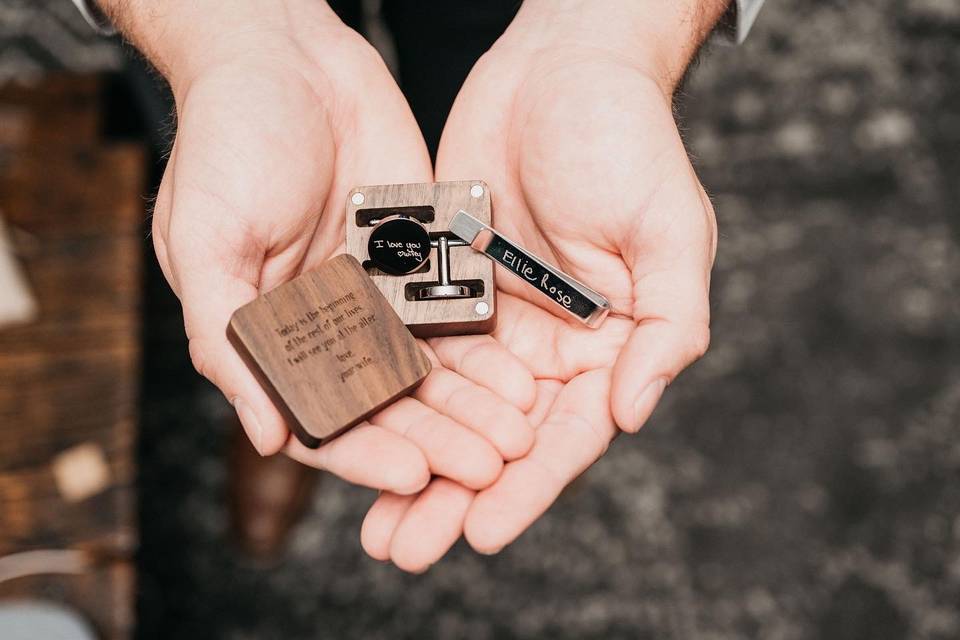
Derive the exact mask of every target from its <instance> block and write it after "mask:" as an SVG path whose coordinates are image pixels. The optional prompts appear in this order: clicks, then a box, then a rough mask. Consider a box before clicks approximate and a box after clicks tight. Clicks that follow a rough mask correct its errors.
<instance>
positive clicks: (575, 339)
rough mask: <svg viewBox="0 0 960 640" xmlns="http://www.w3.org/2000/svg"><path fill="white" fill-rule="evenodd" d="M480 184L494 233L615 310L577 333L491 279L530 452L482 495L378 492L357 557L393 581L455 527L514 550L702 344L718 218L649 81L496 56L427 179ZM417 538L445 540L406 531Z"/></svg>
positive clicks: (570, 59)
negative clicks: (522, 400)
mask: <svg viewBox="0 0 960 640" xmlns="http://www.w3.org/2000/svg"><path fill="white" fill-rule="evenodd" d="M478 176H479V177H483V178H484V179H485V180H487V181H488V182H489V183H490V185H491V189H492V192H493V194H494V207H495V224H496V226H497V227H498V228H499V229H500V230H501V231H502V232H503V233H504V234H505V235H507V236H509V237H512V238H513V239H515V240H517V241H518V242H519V243H520V244H522V245H523V246H525V247H527V248H528V249H530V250H531V251H533V252H534V253H536V254H538V255H540V256H541V257H543V258H545V259H547V260H549V261H550V262H552V263H554V264H556V265H558V266H559V267H560V268H562V269H563V270H564V271H567V272H568V273H571V274H572V275H574V276H575V277H577V278H578V279H581V280H583V281H584V282H586V283H588V284H590V285H591V286H593V287H595V288H597V289H598V290H600V291H601V292H602V293H604V294H605V295H606V296H607V297H608V298H609V299H610V301H611V305H612V309H613V314H612V316H611V317H610V318H608V319H607V321H606V322H605V323H604V325H603V326H602V327H601V328H600V329H598V330H592V329H588V328H585V327H582V326H579V325H576V324H573V323H571V322H570V321H568V320H566V319H564V318H561V317H559V316H557V315H555V314H554V313H553V311H552V310H551V309H550V304H551V303H549V302H548V301H546V300H545V298H543V297H541V296H539V294H537V293H536V292H535V291H534V290H533V289H531V288H530V287H527V286H526V285H524V284H523V283H522V282H521V281H520V280H518V279H515V278H511V277H509V276H506V275H503V274H501V277H500V278H499V280H498V286H499V287H500V288H501V295H500V298H499V301H500V311H499V313H500V316H499V322H498V329H497V331H496V332H495V333H494V337H495V339H496V340H497V341H498V342H500V343H501V344H502V345H503V346H504V347H506V349H508V350H509V351H510V352H511V353H513V354H515V355H516V356H517V357H518V358H519V359H520V360H521V361H522V362H523V363H524V365H525V366H526V367H527V368H528V370H529V371H530V373H531V374H532V375H533V376H534V377H535V379H536V380H537V388H538V394H537V400H536V404H535V406H533V407H532V408H530V411H529V417H530V419H531V422H533V424H535V425H536V428H537V432H536V439H535V444H534V446H533V448H532V450H531V452H530V453H529V454H528V455H527V456H525V457H524V458H522V459H519V460H516V461H514V462H511V463H509V464H507V465H506V467H505V469H504V472H503V474H502V475H501V477H500V478H499V479H498V481H497V482H496V483H495V484H494V485H493V486H491V487H490V488H488V489H485V490H483V491H481V492H480V493H479V494H476V495H474V494H473V493H472V492H470V491H468V490H466V489H463V488H462V487H461V488H456V487H453V486H450V484H451V483H447V482H446V481H441V482H443V483H444V486H443V487H442V488H441V489H437V490H436V491H434V492H433V493H431V492H430V489H428V491H427V492H425V493H424V494H422V495H421V496H420V497H419V498H417V499H414V498H413V497H409V496H408V497H403V498H399V497H396V496H384V497H383V498H382V499H381V501H380V502H379V503H378V504H376V505H375V506H374V508H373V509H372V510H371V513H370V515H369V516H368V519H367V522H366V523H365V527H364V529H365V533H366V535H365V536H364V544H365V547H366V548H367V549H368V551H370V552H371V553H372V554H373V555H375V556H377V557H384V558H386V557H390V558H391V559H393V560H394V561H395V562H397V563H398V564H399V565H401V566H403V567H404V568H411V569H418V568H423V567H425V566H426V565H428V564H429V563H430V562H432V561H434V560H435V559H437V558H438V557H439V555H441V554H442V553H443V552H444V551H445V550H446V548H447V547H448V546H449V545H450V544H452V542H453V541H454V540H455V539H456V536H458V535H459V533H460V532H461V531H462V532H464V533H465V534H466V537H467V539H468V541H469V542H470V543H471V544H472V545H473V546H474V548H476V549H478V550H480V551H483V552H493V551H496V550H498V549H500V548H502V547H503V546H504V545H506V544H508V543H509V542H510V541H512V540H513V539H514V538H515V537H516V536H517V535H519V534H520V533H521V532H522V531H523V530H524V529H525V528H526V527H527V526H529V525H530V524H531V523H532V522H533V521H534V520H535V519H536V518H537V517H538V516H539V515H540V514H542V513H543V511H545V510H546V509H547V508H548V507H549V505H550V504H551V503H552V502H553V501H554V500H555V499H556V497H557V495H558V494H559V493H560V491H561V490H562V489H563V487H564V486H565V485H566V484H567V483H568V482H570V481H571V480H572V479H573V478H575V477H576V476H577V475H578V474H579V473H581V472H582V471H584V470H585V469H586V468H587V467H588V466H589V465H590V464H592V463H593V462H594V461H596V460H597V458H599V457H600V456H601V455H602V454H603V452H604V451H605V450H606V447H607V446H608V445H609V443H610V441H611V440H612V439H613V437H614V436H615V435H616V433H617V428H616V427H617V425H619V426H620V427H621V428H623V429H624V430H628V431H635V430H636V429H638V428H639V427H640V426H641V425H642V424H643V422H644V421H645V420H646V419H647V417H648V416H649V414H650V413H651V412H652V410H653V408H654V407H655V405H656V403H657V401H658V400H659V396H660V392H661V391H662V389H663V387H664V386H665V384H666V383H667V382H669V381H670V380H672V378H673V377H674V376H675V375H676V374H677V373H679V371H680V370H681V369H682V368H683V367H684V366H685V365H686V364H688V363H689V362H690V361H692V360H693V359H695V358H696V357H698V356H699V355H700V354H701V353H702V351H703V350H704V349H705V348H706V342H705V340H706V335H707V321H708V310H707V295H706V294H707V287H708V283H709V269H710V265H711V263H712V259H713V246H714V245H713V242H714V237H713V236H714V227H713V217H712V209H711V208H710V205H709V201H708V200H707V199H706V197H705V196H704V194H703V191H702V188H701V187H700V185H699V182H698V181H697V179H696V176H695V175H694V173H693V170H692V168H691V167H690V164H689V162H688V160H687V157H686V153H685V152H684V149H683V146H682V143H681V142H680V139H679V136H678V134H677V131H676V126H675V125H674V123H673V119H672V115H671V112H670V105H669V101H668V100H667V99H666V98H665V97H664V96H663V95H662V93H661V92H660V91H659V90H658V89H657V88H656V85H655V84H654V83H653V82H652V81H651V80H649V79H648V78H646V77H645V76H644V75H642V74H641V73H639V72H637V71H636V70H635V69H632V68H630V67H627V66H624V65H622V64H621V63H619V62H618V61H615V60H610V59H605V58H603V57H598V56H597V55H596V54H594V53H592V52H591V53H589V54H585V55H583V54H574V55H572V56H570V55H562V56H559V57H558V58H556V59H552V60H551V59H549V57H541V58H539V59H529V60H527V61H526V62H525V63H524V64H517V57H516V56H511V55H509V54H507V53H504V52H501V51H497V50H496V49H495V50H494V51H493V52H492V53H490V54H488V55H487V56H486V57H485V59H484V60H482V61H481V63H479V64H478V65H477V67H476V68H475V69H474V71H473V72H472V73H471V76H470V78H469V79H468V81H467V83H466V85H465V86H464V88H463V90H462V91H461V94H460V96H459V97H458V101H457V103H456V105H455V106H454V109H453V112H452V113H451V116H450V119H449V121H448V124H447V128H446V129H445V132H444V138H443V141H442V143H441V149H440V153H439V157H438V164H437V177H438V179H465V178H469V177H478ZM427 503H432V504H427ZM438 513H444V514H446V520H445V523H446V524H445V526H438V518H437V516H436V515H435V514H438ZM421 514H431V515H432V517H431V518H430V520H429V522H427V521H426V518H425V517H423V516H422V515H421ZM428 526H429V527H431V528H432V530H433V531H438V530H440V531H443V532H444V533H443V535H438V534H434V535H432V536H431V535H427V536H424V535H422V533H421V534H419V535H417V534H418V532H422V531H424V530H425V529H426V528H427V527H428ZM414 536H417V537H414ZM431 545H432V546H431Z"/></svg>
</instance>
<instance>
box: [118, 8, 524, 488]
mask: <svg viewBox="0 0 960 640" xmlns="http://www.w3.org/2000/svg"><path fill="white" fill-rule="evenodd" d="M105 5H106V8H107V10H108V12H109V13H110V14H111V15H112V17H113V18H114V20H115V22H116V23H117V24H118V25H119V26H120V28H121V29H122V30H123V31H124V33H125V34H127V36H128V37H130V38H131V39H132V40H133V41H134V43H135V44H137V45H138V47H140V48H141V49H142V50H143V51H144V52H145V53H146V54H147V55H148V57H150V59H151V61H152V62H153V63H154V64H155V65H156V66H157V68H158V69H160V71H161V72H162V73H163V74H164V75H165V76H166V78H167V79H168V81H169V82H170V86H171V88H172V90H173V93H174V97H175V100H176V107H177V133H176V139H175V143H174V145H173V149H172V152H171V155H170V159H169V162H168V164H167V168H166V172H165V174H164V177H163V181H162V184H161V187H160V192H159V195H158V198H157V203H156V208H155V211H154V218H153V239H154V244H155V247H156V252H157V257H158V259H159V262H160V265H161V267H162V269H163V272H164V274H165V276H166V278H167V280H168V281H169V282H170V285H171V286H172V288H173V290H174V291H175V292H176V294H177V295H178V296H179V298H180V300H181V302H182V304H183V311H184V320H185V325H186V332H187V336H188V338H189V342H190V355H191V358H192V360H193V363H194V365H195V366H196V368H197V370H198V371H200V373H202V374H203V375H204V376H206V377H207V378H209V379H210V380H211V381H212V382H213V383H214V384H216V385H217V386H218V387H219V388H220V389H221V390H222V391H223V393H224V394H225V395H226V397H227V398H228V399H229V400H230V401H231V402H232V403H233V406H234V407H235V409H236V411H237V413H238V414H239V416H240V420H241V422H242V423H243V426H244V428H245V430H246V432H247V434H248V435H249V437H250V439H251V441H252V442H253V444H254V445H255V446H256V448H257V450H258V451H260V453H261V454H265V455H266V454H272V453H275V452H277V451H278V450H280V449H281V448H284V447H285V446H286V450H287V453H288V454H290V455H291V456H293V457H294V458H296V459H298V460H300V461H302V462H305V463H307V464H311V465H313V466H317V467H320V468H325V469H328V470H330V471H332V472H334V473H336V474H337V475H340V476H342V477H343V478H345V479H347V480H350V481H352V482H356V483H358V484H363V485H366V486H371V487H375V488H380V489H386V490H390V491H392V492H396V493H398V494H405V493H410V492H415V491H418V490H420V489H422V488H423V487H424V486H425V485H426V483H427V482H428V480H429V478H430V476H431V474H436V475H440V476H445V477H447V478H450V479H452V480H454V481H456V482H457V483H458V486H461V485H462V486H467V487H472V488H482V487H485V486H488V485H489V484H490V483H491V482H493V481H494V480H495V479H496V478H497V476H498V475H499V473H500V470H501V468H502V465H503V460H504V459H512V458H513V457H516V456H518V455H522V454H523V453H525V452H526V450H527V449H528V448H529V446H530V445H531V443H532V440H533V437H532V430H531V427H530V426H529V424H528V422H527V420H526V418H525V416H524V415H523V413H522V412H521V411H520V410H519V409H516V408H514V407H512V406H510V405H509V404H508V403H507V402H506V401H505V400H502V399H501V395H504V394H505V395H507V396H508V397H509V395H510V394H511V393H513V395H514V396H516V394H517V392H518V390H520V391H519V392H520V393H524V394H525V396H527V397H529V398H530V399H531V401H532V395H533V380H532V378H531V376H530V374H529V372H528V371H527V370H526V369H525V367H524V366H523V365H522V363H520V361H519V360H518V359H517V358H515V357H513V356H511V355H510V354H509V353H508V352H507V351H506V350H505V349H503V348H502V347H500V346H499V345H497V343H495V342H494V341H493V339H492V338H490V337H486V338H482V339H479V340H481V341H483V342H482V344H484V345H485V347H484V349H483V351H484V352H485V353H487V354H488V355H489V356H490V357H491V358H492V360H493V361H494V362H495V363H496V364H497V366H498V367H499V368H500V371H501V372H503V373H502V375H494V373H493V370H489V369H485V368H478V367H476V366H474V367H473V368H472V369H471V367H470V366H466V367H464V366H461V367H460V370H461V373H454V372H453V371H450V370H447V369H445V368H444V367H443V362H441V361H442V360H444V359H446V361H447V362H453V363H457V360H458V358H459V359H460V360H465V359H468V358H466V357H465V349H469V348H470V346H469V344H468V343H465V342H463V341H462V340H460V341H456V340H454V341H452V342H450V343H449V344H447V345H446V346H445V347H444V346H443V343H442V342H441V343H440V345H441V347H442V349H441V354H440V356H439V357H438V355H437V354H435V353H434V352H433V351H432V350H428V351H429V355H430V356H431V357H432V358H434V360H435V371H434V372H433V373H431V375H430V376H429V377H428V379H427V381H426V382H425V383H424V385H423V386H422V387H421V390H420V392H419V393H418V396H417V398H418V399H416V400H415V399H409V398H408V399H405V400H402V401H401V402H399V403H397V404H395V405H394V406H392V407H391V408H390V409H388V410H386V411H383V412H381V413H380V414H379V415H378V416H374V417H373V418H372V419H371V421H370V423H369V424H365V425H362V426H359V427H357V428H356V429H354V430H352V431H350V432H349V433H347V434H346V435H344V436H342V437H340V438H338V439H337V440H335V441H333V442H332V443H330V444H329V445H326V446H324V447H321V448H320V449H318V450H309V449H307V448H305V447H303V446H302V445H301V444H300V443H299V442H296V441H295V440H292V439H289V434H288V431H287V428H286V425H285V423H284V421H283V419H282V417H281V416H280V414H279V413H278V412H277V410H276V408H275V407H274V406H273V404H272V403H271V401H270V399H269V398H268V397H267V395H266V394H265V392H264V391H263V389H262V388H261V387H260V385H259V384H258V383H257V381H256V380H255V378H254V377H253V376H252V375H251V374H250V372H249V371H248V370H247V368H246V366H245V365H244V363H243V362H242V361H241V359H240V358H239V356H238V355H237V353H236V352H235V351H234V349H233V348H232V346H231V345H230V344H229V342H228V341H227V339H226V335H225V329H226V326H227V322H228V320H229V318H230V316H231V314H232V313H233V312H234V310H236V309H237V308H238V307H240V306H242V305H243V304H245V303H247V302H249V301H250V300H252V299H254V298H255V297H256V296H257V295H258V294H260V293H262V292H265V291H268V290H270V289H272V288H274V287H276V286H277V285H279V284H281V283H283V282H285V281H287V280H289V279H291V278H293V277H295V276H297V275H299V274H300V273H301V272H303V271H305V270H308V269H310V268H311V267H313V266H316V265H317V264H319V263H320V262H322V261H324V260H326V259H327V258H329V257H330V256H331V255H333V254H335V253H338V252H342V250H343V242H344V214H343V211H344V202H345V197H346V194H347V192H348V190H349V189H350V188H352V187H354V186H356V185H362V184H383V183H400V182H429V181H431V180H432V178H433V174H432V169H431V166H430V159H429V156H428V154H427V151H426V147H425V145H424V143H423V139H422V137H421V135H420V131H419V129H418V128H417V125H416V122H415V121H414V119H413V116H412V114H411V113H410V110H409V108H408V106H407V104H406V101H405V100H404V98H403V96H402V94H401V93H400V91H399V89H398V88H397V86H396V84H395V83H394V81H393V79H392V78H391V76H390V74H389V72H388V71H387V69H386V67H385V66H384V64H383V61H382V60H381V59H380V57H379V56H378V55H377V54H376V52H375V51H374V50H373V49H372V48H371V47H370V46H369V45H368V44H367V43H366V42H365V41H364V40H363V39H362V38H361V37H360V36H359V35H358V34H356V33H355V32H353V31H351V30H350V29H348V28H346V27H345V26H344V25H343V24H342V23H341V22H340V20H339V19H338V18H337V17H336V16H335V15H334V14H333V12H332V11H331V10H330V9H329V8H328V7H327V6H326V5H325V4H323V3H317V2H311V1H310V0H287V1H284V2H271V3H256V2H253V1H252V0H243V1H238V2H229V3H222V2H214V1H213V0H201V1H196V0H191V1H187V0H169V1H167V2H161V3H156V2H147V1H146V0H143V1H142V2H140V1H136V0H133V1H130V0H127V1H124V2H120V1H119V0H112V1H111V2H106V3H105ZM111 5H113V6H111ZM464 345H466V347H465V346H464ZM458 354H459V355H458ZM505 384H510V385H511V388H510V389H506V390H504V385H505ZM524 390H525V391H524ZM454 393H456V394H459V396H460V397H461V398H464V399H466V398H470V400H471V402H472V403H473V405H474V407H475V410H474V412H473V413H471V414H470V415H457V411H458V408H457V407H458V405H457V404H452V403H450V402H449V396H450V395H451V394H454ZM498 394H501V395H498ZM451 415H452V416H453V417H451ZM288 441H289V443H288Z"/></svg>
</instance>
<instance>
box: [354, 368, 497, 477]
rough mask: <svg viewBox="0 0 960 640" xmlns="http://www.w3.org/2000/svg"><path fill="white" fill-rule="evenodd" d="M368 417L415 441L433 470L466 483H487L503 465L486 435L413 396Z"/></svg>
mask: <svg viewBox="0 0 960 640" xmlns="http://www.w3.org/2000/svg"><path fill="white" fill-rule="evenodd" d="M431 375H432V374H431ZM424 384H426V383H424ZM371 421H372V422H373V423H374V424H378V425H381V426H383V427H384V428H386V429H389V430H390V431H393V432H395V433H397V434H400V435H403V436H404V437H405V438H407V439H408V440H409V441H410V442H411V443H413V444H414V445H416V446H417V447H418V448H419V449H420V450H421V451H422V452H423V455H424V457H425V458H426V460H427V463H428V464H429V466H430V469H431V470H432V471H433V473H434V474H436V475H440V476H444V477H447V478H450V479H451V480H456V481H457V482H459V483H461V484H463V485H464V486H466V487H471V488H475V489H481V488H483V487H487V486H490V484H491V483H493V481H494V480H496V478H497V476H498V475H499V474H500V470H501V469H502V468H503V459H502V457H501V456H500V454H499V453H498V452H497V450H496V449H494V447H493V445H491V444H490V443H489V442H488V441H487V440H486V439H485V438H483V437H482V436H480V435H479V434H477V433H474V432H473V431H471V430H470V429H468V428H466V427H464V426H463V425H460V424H457V423H456V422H454V421H453V420H451V419H450V418H448V417H447V416H444V415H441V414H439V413H437V412H436V411H434V410H433V409H431V408H430V407H427V406H426V405H424V404H423V403H421V402H419V401H418V400H415V399H413V398H409V397H408V398H401V399H400V400H398V401H397V402H395V403H394V404H392V405H390V406H389V407H387V408H386V409H384V410H383V411H381V412H380V413H378V414H376V415H375V416H373V418H371Z"/></svg>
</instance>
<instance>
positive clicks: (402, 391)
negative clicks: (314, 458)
mask: <svg viewBox="0 0 960 640" xmlns="http://www.w3.org/2000/svg"><path fill="white" fill-rule="evenodd" d="M227 333H228V336H229V337H230V340H231V342H233V344H234V346H235V347H236V348H237V350H238V351H239V352H240V353H241V355H243V356H244V358H245V360H246V361H247V364H248V366H250V368H251V370H252V371H253V372H254V374H255V375H257V377H258V379H259V380H260V383H261V384H262V385H263V386H264V388H265V389H266V390H267V391H268V393H270V395H271V397H272V399H273V401H274V403H275V404H276V405H277V407H278V408H279V409H280V411H281V413H283V414H284V416H285V417H286V419H287V421H288V422H289V425H290V428H291V430H292V431H293V433H294V434H295V435H296V436H297V437H298V438H299V439H300V441H301V442H303V443H304V444H305V445H307V446H309V447H317V446H320V445H321V444H323V443H324V442H326V441H328V440H330V439H332V438H335V437H336V436H338V435H340V434H341V433H343V432H344V431H346V430H347V429H349V428H351V427H353V426H355V425H357V424H358V423H359V422H361V421H362V420H363V419H364V418H367V417H368V416H370V415H371V414H373V413H375V412H377V411H379V410H380V409H382V408H383V407H385V406H387V405H388V404H390V403H391V402H393V401H394V400H396V399H397V398H400V397H402V396H404V395H406V394H407V393H409V392H410V391H412V390H413V389H414V388H415V387H416V386H417V385H419V384H420V382H422V381H423V379H424V378H425V377H426V376H427V374H428V373H429V372H430V361H429V360H428V359H427V357H426V355H424V353H423V351H421V349H420V347H419V346H418V345H417V342H416V340H414V338H413V336H412V335H410V332H409V331H408V330H407V329H406V328H405V327H404V326H403V323H402V322H401V321H400V318H398V317H397V315H396V313H394V311H393V309H392V308H391V307H390V305H389V303H388V302H387V301H386V299H385V298H384V297H383V295H381V293H380V292H379V290H378V289H377V287H376V286H375V285H374V284H373V282H372V281H371V280H370V278H369V277H368V276H367V274H366V273H365V272H364V270H363V267H361V266H360V263H359V262H357V260H356V259H355V258H354V257H353V256H349V255H341V256H337V257H335V258H333V259H331V260H329V261H327V262H326V263H324V264H323V265H321V266H320V267H319V268H317V269H315V270H313V271H311V272H309V273H306V274H304V275H302V276H300V277H298V278H296V279H294V280H291V281H290V282H287V283H285V284H283V285H280V286H279V287H277V288H276V289H274V290H273V291H270V292H269V293H266V294H264V295H262V296H260V297H259V298H257V299H256V300H254V301H253V302H251V303H249V304H247V305H245V306H243V307H241V308H240V309H238V310H237V311H236V312H235V313H234V315H233V317H232V318H231V319H230V325H229V328H228V331H227Z"/></svg>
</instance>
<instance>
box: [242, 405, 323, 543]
mask: <svg viewBox="0 0 960 640" xmlns="http://www.w3.org/2000/svg"><path fill="white" fill-rule="evenodd" d="M228 420H230V422H231V423H232V425H231V429H232V431H233V436H232V439H231V442H230V460H229V470H230V524H231V527H232V529H233V533H234V535H235V536H236V538H237V541H238V542H239V544H240V546H241V547H242V548H243V550H244V551H246V552H247V553H248V554H250V555H251V556H253V558H254V559H256V560H262V561H266V562H269V561H272V560H276V559H277V558H278V557H279V556H280V554H281V553H282V552H283V550H284V548H285V546H286V542H287V540H288V539H289V536H290V532H291V530H292V529H293V527H294V526H295V525H296V524H297V522H298V521H299V520H300V518H301V516H302V515H303V514H304V512H305V511H306V509H307V506H308V505H309V502H310V497H311V496H312V495H313V491H314V487H315V486H316V484H317V480H318V477H319V475H320V474H319V472H318V471H317V470H316V469H313V468H312V467H308V466H306V465H302V464H300V463H299V462H296V461H294V460H292V459H291V458H289V457H287V456H285V455H283V454H277V455H274V456H267V457H262V456H261V455H260V454H259V453H257V450H256V449H254V448H253V445H252V444H250V440H249V439H248V438H247V435H246V433H244V431H243V427H242V426H240V420H239V419H238V418H237V417H236V414H233V413H232V412H231V415H230V417H229V418H228Z"/></svg>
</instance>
